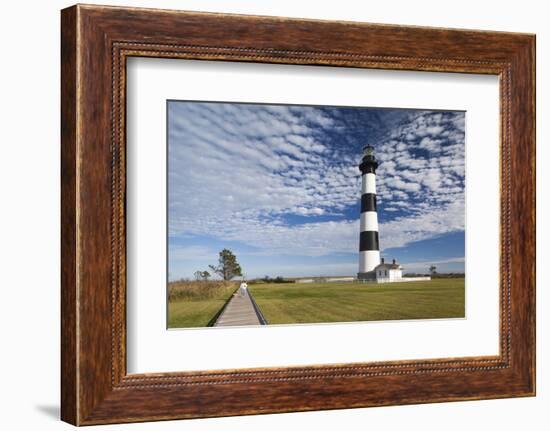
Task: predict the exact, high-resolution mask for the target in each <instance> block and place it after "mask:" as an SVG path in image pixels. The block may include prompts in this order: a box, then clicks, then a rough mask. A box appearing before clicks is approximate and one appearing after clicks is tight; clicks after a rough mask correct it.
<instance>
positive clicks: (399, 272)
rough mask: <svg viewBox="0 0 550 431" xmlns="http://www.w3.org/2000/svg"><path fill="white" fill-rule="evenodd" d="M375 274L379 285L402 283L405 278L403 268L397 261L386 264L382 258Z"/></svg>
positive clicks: (375, 269)
mask: <svg viewBox="0 0 550 431" xmlns="http://www.w3.org/2000/svg"><path fill="white" fill-rule="evenodd" d="M374 272H375V275H376V281H377V282H378V283H391V282H392V281H401V280H402V278H403V267H402V266H401V265H399V264H398V263H397V262H396V261H395V259H393V261H392V263H385V262H384V258H382V259H381V262H380V264H379V265H377V266H376V267H375V268H374Z"/></svg>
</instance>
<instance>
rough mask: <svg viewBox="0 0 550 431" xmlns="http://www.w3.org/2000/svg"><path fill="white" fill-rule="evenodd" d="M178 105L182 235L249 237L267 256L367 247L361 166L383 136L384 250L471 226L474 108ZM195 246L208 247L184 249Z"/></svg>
mask: <svg viewBox="0 0 550 431" xmlns="http://www.w3.org/2000/svg"><path fill="white" fill-rule="evenodd" d="M168 110H169V130H168V133H169V173H168V181H169V207H168V211H169V234H170V236H171V237H180V236H183V235H185V236H197V237H198V236H208V237H212V238H216V239H219V240H226V241H240V242H241V243H243V244H246V245H249V246H251V247H255V248H256V249H257V250H258V253H263V254H266V255H276V254H287V255H301V256H323V255H328V254H331V253H356V252H357V250H358V231H359V225H358V218H359V217H358V207H357V205H358V200H359V197H360V196H359V190H360V176H359V171H358V169H357V165H358V162H359V158H360V154H361V147H362V146H363V145H365V143H367V142H371V141H374V142H373V143H374V144H375V148H376V154H377V158H378V159H379V160H380V167H379V169H378V172H377V174H378V175H377V181H378V183H377V193H378V199H379V221H380V238H381V246H382V247H384V248H389V247H403V246H406V245H407V244H409V243H411V242H414V241H419V240H422V239H428V238H430V237H433V236H437V235H441V234H443V233H446V232H453V231H458V230H464V165H465V162H464V121H463V117H464V114H463V113H455V112H434V111H410V110H374V109H373V110H366V109H363V110H357V109H355V110H354V109H350V108H314V107H296V106H271V105H248V104H227V103H225V104H221V103H220V104H217V103H195V102H194V103H191V102H189V103H188V102H170V103H169V105H168ZM193 252H196V253H197V254H200V253H201V250H198V249H195V250H192V249H186V250H185V251H181V250H180V251H177V252H175V253H179V254H178V256H182V255H184V254H182V253H189V254H193ZM202 252H204V250H202ZM170 253H171V255H172V250H171V251H170Z"/></svg>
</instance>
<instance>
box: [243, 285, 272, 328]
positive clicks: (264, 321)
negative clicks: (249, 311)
mask: <svg viewBox="0 0 550 431" xmlns="http://www.w3.org/2000/svg"><path fill="white" fill-rule="evenodd" d="M247 294H248V296H249V298H250V301H251V302H252V306H253V307H254V311H255V312H256V315H257V316H258V320H259V321H260V324H261V325H267V324H268V323H267V319H266V318H265V316H264V315H263V313H262V310H261V309H260V306H259V305H258V304H257V303H256V301H255V300H254V296H253V295H252V294H251V293H250V291H249V290H248V289H247Z"/></svg>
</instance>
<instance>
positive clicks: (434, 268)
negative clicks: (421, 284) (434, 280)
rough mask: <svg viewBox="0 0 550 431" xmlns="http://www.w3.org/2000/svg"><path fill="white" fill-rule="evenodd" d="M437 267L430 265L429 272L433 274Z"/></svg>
mask: <svg viewBox="0 0 550 431" xmlns="http://www.w3.org/2000/svg"><path fill="white" fill-rule="evenodd" d="M436 269H437V267H436V266H435V265H432V266H430V274H432V275H434V274H435V273H436V271H435V270H436Z"/></svg>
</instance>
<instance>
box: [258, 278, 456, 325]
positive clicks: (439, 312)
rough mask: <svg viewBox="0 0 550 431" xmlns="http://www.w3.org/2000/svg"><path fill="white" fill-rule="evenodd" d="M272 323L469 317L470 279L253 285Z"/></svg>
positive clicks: (262, 307)
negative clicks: (466, 307)
mask: <svg viewBox="0 0 550 431" xmlns="http://www.w3.org/2000/svg"><path fill="white" fill-rule="evenodd" d="M249 290H250V292H251V293H252V295H253V296H254V299H255V300H256V303H257V304H258V306H259V307H260V309H261V311H262V313H263V315H264V317H265V318H266V319H267V321H268V323H269V324H291V323H321V322H355V321H367V320H400V319H432V318H450V317H464V315H465V312H464V296H465V295H464V279H463V278H450V279H434V280H431V281H415V282H405V283H389V284H352V283H321V284H299V283H289V284H261V285H253V286H249Z"/></svg>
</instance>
